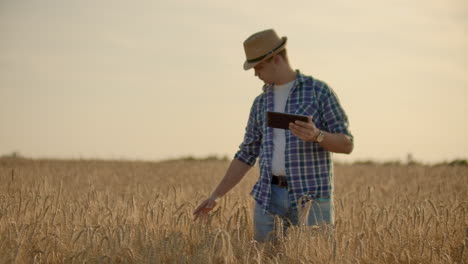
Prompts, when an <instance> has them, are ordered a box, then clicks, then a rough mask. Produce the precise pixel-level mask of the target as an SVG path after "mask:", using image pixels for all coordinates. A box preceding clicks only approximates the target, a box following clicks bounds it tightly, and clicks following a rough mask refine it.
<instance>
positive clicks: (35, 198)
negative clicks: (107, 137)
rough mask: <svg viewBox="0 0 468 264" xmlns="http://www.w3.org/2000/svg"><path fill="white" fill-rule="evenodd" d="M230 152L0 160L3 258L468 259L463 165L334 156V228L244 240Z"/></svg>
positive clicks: (242, 193)
mask: <svg viewBox="0 0 468 264" xmlns="http://www.w3.org/2000/svg"><path fill="white" fill-rule="evenodd" d="M227 166H228V162H227V161H217V160H206V161H187V160H185V161H184V160H179V161H166V162H155V163H150V162H124V161H93V160H76V161H57V160H27V159H0V181H1V183H2V184H1V185H0V263H84V262H86V263H468V261H467V258H468V252H467V250H468V249H467V243H468V216H467V209H468V187H467V186H468V168H467V167H448V166H438V167H431V166H417V165H415V166H396V165H393V166H375V165H338V166H336V167H335V171H336V178H335V227H334V229H333V230H331V229H329V228H327V227H322V228H317V227H305V226H302V225H300V226H296V227H292V228H290V229H289V230H288V232H287V233H286V234H284V236H282V239H281V240H280V241H278V242H277V243H275V244H274V245H271V244H258V243H256V242H255V241H253V240H252V237H253V227H252V217H253V201H252V199H251V198H250V197H249V195H248V193H249V191H250V189H251V187H252V185H253V183H254V182H255V180H256V178H257V177H258V170H257V169H254V170H252V171H251V172H249V174H248V175H247V176H246V178H245V179H244V180H243V181H242V182H241V183H240V185H239V186H238V187H236V188H235V189H234V190H233V191H232V192H231V193H229V194H228V195H227V196H226V197H224V198H222V199H221V200H220V202H219V206H218V207H217V208H216V209H215V210H214V212H213V213H212V214H210V216H209V217H206V218H204V219H202V220H201V221H197V222H194V221H193V218H192V210H193V209H194V208H195V206H196V205H197V204H198V203H199V202H200V201H201V200H202V199H203V198H204V197H206V196H207V195H208V194H209V193H210V191H211V190H212V189H213V188H214V187H215V185H216V184H217V183H218V181H219V180H220V178H221V177H222V175H224V172H225V169H226V168H227Z"/></svg>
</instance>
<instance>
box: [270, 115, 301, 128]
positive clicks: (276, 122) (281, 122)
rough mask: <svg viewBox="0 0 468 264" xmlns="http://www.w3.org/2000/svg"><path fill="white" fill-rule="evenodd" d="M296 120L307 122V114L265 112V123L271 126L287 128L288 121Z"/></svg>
mask: <svg viewBox="0 0 468 264" xmlns="http://www.w3.org/2000/svg"><path fill="white" fill-rule="evenodd" d="M296 120H299V121H303V122H309V118H308V116H305V115H294V114H286V113H280V112H271V111H268V112H267V125H268V126H269V127H272V128H281V129H289V123H294V121H296Z"/></svg>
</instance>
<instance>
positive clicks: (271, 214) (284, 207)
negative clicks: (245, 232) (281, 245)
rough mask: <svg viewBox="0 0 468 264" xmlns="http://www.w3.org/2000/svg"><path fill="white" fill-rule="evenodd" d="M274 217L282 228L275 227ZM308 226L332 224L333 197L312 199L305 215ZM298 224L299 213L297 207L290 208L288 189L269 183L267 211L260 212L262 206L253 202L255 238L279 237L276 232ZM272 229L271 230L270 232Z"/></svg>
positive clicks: (262, 239)
mask: <svg viewBox="0 0 468 264" xmlns="http://www.w3.org/2000/svg"><path fill="white" fill-rule="evenodd" d="M275 217H276V218H277V219H278V220H280V221H281V224H282V225H280V226H282V227H283V228H282V229H279V230H278V226H276V227H275ZM306 219H307V221H306V223H305V224H307V225H308V226H312V225H321V224H323V223H326V224H331V225H333V224H334V212H333V197H331V198H326V199H318V200H313V201H312V206H311V207H310V210H309V215H308V216H306ZM298 224H299V213H298V210H297V209H292V208H291V206H290V204H289V197H288V189H287V188H281V187H279V186H277V185H274V184H272V185H271V200H270V206H269V211H268V212H267V213H265V214H263V213H262V208H261V206H259V205H258V204H257V203H256V204H255V212H254V227H255V240H257V241H259V242H265V241H266V240H276V239H277V238H278V237H280V234H279V233H278V232H283V234H284V233H285V232H286V231H287V228H288V227H289V226H291V225H298ZM272 231H273V232H272Z"/></svg>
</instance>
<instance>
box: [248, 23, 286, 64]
mask: <svg viewBox="0 0 468 264" xmlns="http://www.w3.org/2000/svg"><path fill="white" fill-rule="evenodd" d="M287 40H288V38H287V37H282V38H279V37H278V35H277V34H276V32H275V30H273V29H267V30H264V31H260V32H257V33H255V34H253V35H252V36H250V37H248V38H247V39H246V40H245V41H244V51H245V56H246V58H247V59H246V61H245V63H244V70H249V69H252V68H253V67H255V65H257V64H259V63H260V62H262V61H264V60H266V59H268V58H271V57H272V56H273V55H275V54H277V53H279V52H280V51H282V50H284V49H285V48H286V41H287Z"/></svg>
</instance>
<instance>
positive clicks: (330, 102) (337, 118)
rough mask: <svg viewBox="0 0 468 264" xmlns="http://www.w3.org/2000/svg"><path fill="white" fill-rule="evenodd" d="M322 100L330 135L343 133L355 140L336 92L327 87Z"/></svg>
mask: <svg viewBox="0 0 468 264" xmlns="http://www.w3.org/2000/svg"><path fill="white" fill-rule="evenodd" d="M323 96H324V98H323V100H322V102H323V105H322V109H323V119H324V122H325V126H326V127H327V129H328V132H330V133H334V134H336V133H341V134H345V135H348V136H349V137H350V138H351V140H353V135H352V134H351V132H350V130H349V120H348V116H347V115H346V113H345V111H344V109H343V107H342V106H341V104H340V101H339V99H338V97H337V95H336V94H335V92H334V91H333V90H332V89H331V88H329V87H326V91H325V93H324V95H323Z"/></svg>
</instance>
